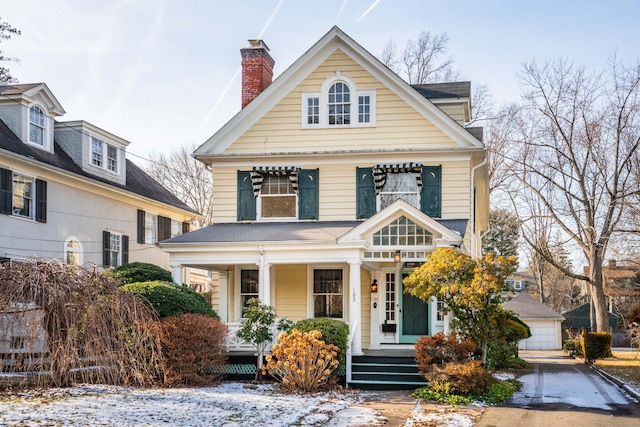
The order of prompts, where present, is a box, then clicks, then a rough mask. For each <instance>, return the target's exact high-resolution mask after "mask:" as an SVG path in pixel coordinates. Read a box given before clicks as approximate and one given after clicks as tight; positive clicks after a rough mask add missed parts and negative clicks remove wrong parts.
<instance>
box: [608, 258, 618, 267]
mask: <svg viewBox="0 0 640 427" xmlns="http://www.w3.org/2000/svg"><path fill="white" fill-rule="evenodd" d="M617 266H618V263H617V262H616V260H615V259H610V260H609V268H616V267H617Z"/></svg>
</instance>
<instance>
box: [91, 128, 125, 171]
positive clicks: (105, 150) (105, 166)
mask: <svg viewBox="0 0 640 427" xmlns="http://www.w3.org/2000/svg"><path fill="white" fill-rule="evenodd" d="M94 140H96V141H99V142H100V143H102V165H101V166H99V165H96V164H94V163H93V141H94ZM108 147H111V148H115V150H116V170H115V171H114V170H111V169H109V166H108V165H109V157H108V154H109V148H108ZM120 151H121V150H120V148H118V147H117V146H116V145H114V144H110V143H109V142H107V141H105V140H104V139H100V138H96V137H95V136H91V137H90V138H89V166H91V167H94V168H96V169H100V170H101V171H105V172H108V173H110V174H113V175H118V174H119V171H120V168H121V167H122V166H121V164H122V161H121V160H122V159H121V155H120Z"/></svg>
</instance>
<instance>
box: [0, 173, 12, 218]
mask: <svg viewBox="0 0 640 427" xmlns="http://www.w3.org/2000/svg"><path fill="white" fill-rule="evenodd" d="M12 193H13V174H12V173H11V170H9V169H2V168H0V213H1V214H7V215H11V205H12V200H11V199H12V197H13V195H12Z"/></svg>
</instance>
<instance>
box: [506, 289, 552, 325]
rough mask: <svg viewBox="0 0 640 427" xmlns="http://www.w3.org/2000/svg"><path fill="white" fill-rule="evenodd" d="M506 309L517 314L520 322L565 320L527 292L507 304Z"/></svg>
mask: <svg viewBox="0 0 640 427" xmlns="http://www.w3.org/2000/svg"><path fill="white" fill-rule="evenodd" d="M504 308H505V309H506V310H511V311H513V312H515V313H516V314H517V315H518V317H519V318H520V320H533V319H548V320H564V316H562V315H561V314H559V313H557V312H556V311H554V310H552V309H551V308H549V307H547V306H546V305H544V304H543V303H541V302H540V301H538V300H537V299H535V298H534V297H532V296H531V295H529V294H528V293H526V292H522V293H520V294H518V295H517V296H516V297H514V298H513V299H512V300H509V301H507V302H505V303H504Z"/></svg>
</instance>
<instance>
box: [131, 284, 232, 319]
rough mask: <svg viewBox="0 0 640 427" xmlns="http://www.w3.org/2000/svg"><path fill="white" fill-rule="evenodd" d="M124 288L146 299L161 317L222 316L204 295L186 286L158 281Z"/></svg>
mask: <svg viewBox="0 0 640 427" xmlns="http://www.w3.org/2000/svg"><path fill="white" fill-rule="evenodd" d="M122 288H123V289H124V290H125V291H128V292H131V293H132V294H134V295H135V296H136V297H138V298H140V299H142V300H143V301H145V303H147V305H148V306H149V307H151V308H152V309H154V310H155V312H156V313H157V314H158V317H160V318H163V317H171V316H177V315H179V314H183V313H195V314H203V315H205V316H209V317H213V318H216V319H219V318H220V317H219V316H218V313H216V312H215V311H214V310H213V309H212V308H211V306H210V305H209V303H208V302H207V300H206V299H205V298H204V297H203V296H202V295H200V294H199V293H197V292H196V291H194V290H192V289H190V288H188V287H186V286H182V285H176V284H173V283H169V282H157V281H156V282H138V283H129V284H126V285H124V286H123V287H122Z"/></svg>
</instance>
